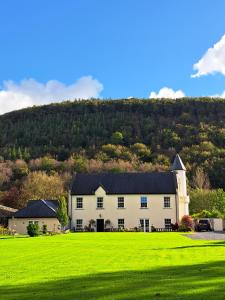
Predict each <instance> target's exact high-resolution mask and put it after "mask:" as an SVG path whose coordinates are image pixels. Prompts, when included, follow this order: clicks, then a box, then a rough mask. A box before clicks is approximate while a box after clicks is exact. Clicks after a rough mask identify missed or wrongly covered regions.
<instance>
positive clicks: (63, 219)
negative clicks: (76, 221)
mask: <svg viewBox="0 0 225 300" xmlns="http://www.w3.org/2000/svg"><path fill="white" fill-rule="evenodd" d="M58 202H59V208H58V210H57V218H58V220H59V223H60V224H61V226H62V228H64V227H65V226H66V225H67V224H68V222H69V218H68V215H67V204H66V199H65V197H64V196H61V197H60V198H59V201H58Z"/></svg>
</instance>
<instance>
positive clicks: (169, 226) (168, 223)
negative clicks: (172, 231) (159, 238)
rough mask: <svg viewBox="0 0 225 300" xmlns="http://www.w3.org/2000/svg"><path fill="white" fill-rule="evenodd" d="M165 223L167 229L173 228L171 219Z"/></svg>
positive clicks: (165, 220)
mask: <svg viewBox="0 0 225 300" xmlns="http://www.w3.org/2000/svg"><path fill="white" fill-rule="evenodd" d="M164 222H165V228H166V229H169V228H171V219H164Z"/></svg>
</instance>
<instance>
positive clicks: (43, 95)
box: [0, 76, 103, 114]
mask: <svg viewBox="0 0 225 300" xmlns="http://www.w3.org/2000/svg"><path fill="white" fill-rule="evenodd" d="M102 90H103V85H102V84H101V83H100V82H99V81H98V80H96V79H94V78H92V77H91V76H84V77H81V78H80V79H78V80H77V81H76V82H74V83H73V84H71V85H64V84H63V83H61V82H59V81H57V80H50V81H48V82H47V83H45V84H44V83H40V82H38V81H36V80H34V79H24V80H22V81H21V82H20V83H19V84H17V83H15V82H13V81H10V80H9V81H5V82H4V83H3V88H2V89H1V90H0V114H3V113H6V112H9V111H12V110H16V109H21V108H24V107H28V106H33V105H41V104H48V103H52V102H59V101H60V102H61V101H63V100H73V99H89V98H97V97H99V95H100V93H101V91H102Z"/></svg>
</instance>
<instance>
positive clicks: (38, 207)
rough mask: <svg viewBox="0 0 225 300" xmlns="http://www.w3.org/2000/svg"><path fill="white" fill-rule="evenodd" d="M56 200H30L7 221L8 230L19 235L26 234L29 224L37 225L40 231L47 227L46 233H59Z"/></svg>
mask: <svg viewBox="0 0 225 300" xmlns="http://www.w3.org/2000/svg"><path fill="white" fill-rule="evenodd" d="M57 209H58V201H57V200H30V201H28V203H27V206H26V207H24V208H22V209H20V210H18V211H17V212H15V213H14V214H13V216H12V218H10V219H9V224H8V227H9V229H10V230H13V231H15V232H16V233H19V234H27V226H28V225H29V224H31V223H34V224H38V225H39V228H40V230H42V228H43V225H47V231H48V232H58V231H60V223H59V221H58V219H57Z"/></svg>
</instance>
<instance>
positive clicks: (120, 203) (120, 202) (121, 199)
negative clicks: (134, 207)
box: [117, 197, 124, 208]
mask: <svg viewBox="0 0 225 300" xmlns="http://www.w3.org/2000/svg"><path fill="white" fill-rule="evenodd" d="M117 208H124V197H118V198H117Z"/></svg>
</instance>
